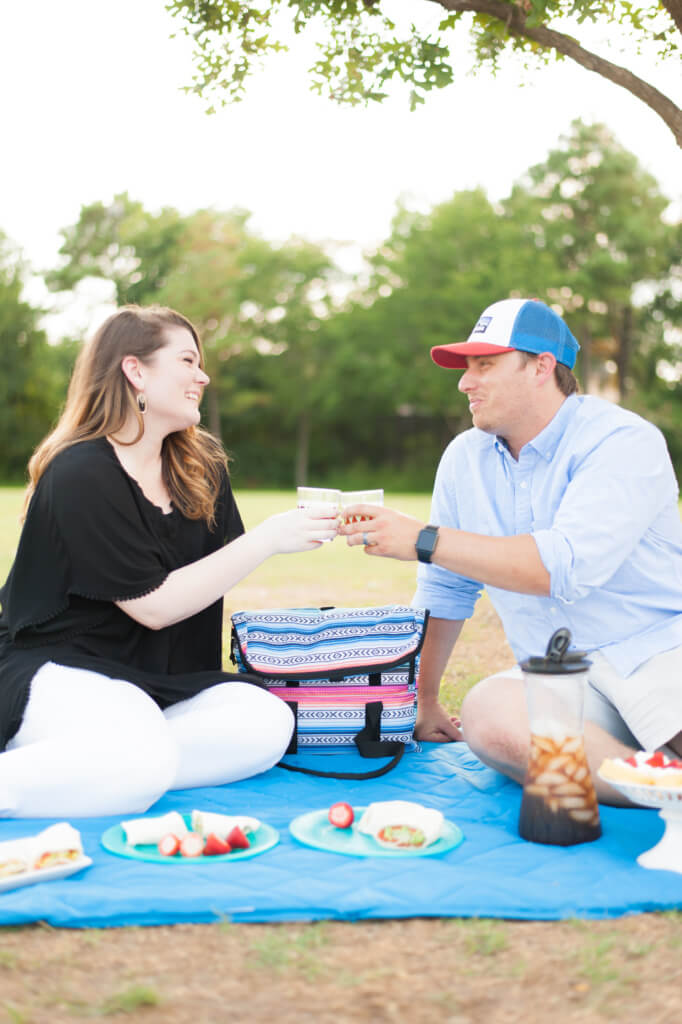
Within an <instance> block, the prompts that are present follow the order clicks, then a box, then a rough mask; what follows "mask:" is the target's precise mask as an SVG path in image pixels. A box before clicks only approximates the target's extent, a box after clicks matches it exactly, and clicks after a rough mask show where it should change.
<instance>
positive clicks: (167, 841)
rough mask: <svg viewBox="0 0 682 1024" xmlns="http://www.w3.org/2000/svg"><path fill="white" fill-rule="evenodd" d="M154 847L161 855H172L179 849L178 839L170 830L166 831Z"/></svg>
mask: <svg viewBox="0 0 682 1024" xmlns="http://www.w3.org/2000/svg"><path fill="white" fill-rule="evenodd" d="M156 848H157V850H158V851H159V853H160V854H161V855H162V856H163V857H174V856H175V854H176V853H177V852H178V850H179V849H180V840H179V839H178V837H177V836H176V835H174V834H173V833H172V832H168V834H167V835H165V836H162V837H161V839H159V841H158V843H157V844H156Z"/></svg>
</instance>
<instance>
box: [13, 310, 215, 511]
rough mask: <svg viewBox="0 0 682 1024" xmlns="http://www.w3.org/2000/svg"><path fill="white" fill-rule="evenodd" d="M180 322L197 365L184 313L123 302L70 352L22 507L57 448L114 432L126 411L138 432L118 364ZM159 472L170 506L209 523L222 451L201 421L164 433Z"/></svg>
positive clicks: (147, 354) (143, 356)
mask: <svg viewBox="0 0 682 1024" xmlns="http://www.w3.org/2000/svg"><path fill="white" fill-rule="evenodd" d="M171 326H173V327H184V328H186V329H187V330H188V331H189V332H190V334H191V335H192V337H193V338H194V341H195V343H196V346H197V350H198V352H199V363H200V365H201V367H202V369H203V366H204V354H203V349H202V347H201V342H200V340H199V336H198V334H197V332H196V330H195V328H194V326H193V325H192V324H191V323H190V321H189V320H187V319H186V317H184V316H182V315H181V314H180V313H176V312H175V310H173V309H167V308H166V307H165V306H146V307H143V306H124V307H123V308H122V309H119V310H118V311H117V312H116V313H113V314H112V315H111V316H110V317H109V318H108V319H107V320H105V321H104V323H103V324H102V326H101V327H100V328H99V330H98V331H97V332H96V334H95V335H94V337H93V338H92V340H91V341H90V342H89V343H88V344H86V345H85V346H84V347H83V349H81V352H80V353H79V355H78V358H77V360H76V365H75V367H74V371H73V374H72V377H71V383H70V384H69V390H68V393H67V397H66V404H65V406H64V411H63V412H62V414H61V416H60V418H59V422H58V423H57V426H56V427H55V428H54V430H53V431H52V432H51V433H50V434H48V436H47V437H46V438H45V439H44V440H43V441H41V443H40V444H39V445H38V447H37V448H36V450H35V452H34V453H33V456H32V457H31V460H30V462H29V464H28V471H29V477H30V482H29V485H28V489H27V493H26V504H25V506H24V507H25V508H27V507H28V502H29V501H30V498H31V495H32V493H33V491H34V490H35V488H36V485H37V483H38V481H39V480H40V478H41V476H42V475H43V473H44V472H45V470H46V469H47V467H48V466H49V464H50V462H51V461H52V459H54V457H55V456H56V455H58V454H59V452H61V451H64V449H65V448H69V447H70V446H71V445H73V444H77V443H78V442H79V441H89V440H92V439H94V438H97V437H106V436H115V435H116V433H117V432H118V431H119V430H121V429H122V427H123V426H124V424H125V423H126V421H127V420H128V418H129V416H130V415H131V414H132V415H133V416H134V417H135V418H136V419H137V422H138V427H139V433H138V435H137V437H136V438H135V439H134V440H133V441H132V442H130V443H131V444H135V441H139V439H140V438H141V437H142V435H143V433H144V419H143V416H142V413H141V412H140V409H139V407H138V404H137V397H136V393H135V390H134V388H133V387H132V385H131V384H130V382H129V381H128V379H127V377H126V375H125V374H124V373H123V370H122V369H121V362H122V360H123V358H124V356H127V355H132V356H136V357H137V358H138V359H139V360H140V361H141V362H143V363H148V362H149V361H150V359H151V358H152V356H153V354H154V352H156V351H157V350H158V349H160V348H163V346H164V345H166V344H167V340H166V337H165V333H164V332H165V328H167V327H171ZM161 457H162V461H163V478H164V482H165V484H166V486H167V488H168V491H169V494H170V496H171V500H172V502H173V504H174V505H175V506H176V508H178V509H179V510H180V511H181V512H182V513H183V514H184V515H185V516H187V517H188V518H189V519H205V520H206V522H207V523H208V525H209V526H210V527H213V526H214V525H215V505H216V500H217V498H218V493H219V490H220V485H221V481H222V478H223V475H224V473H225V471H226V469H227V457H226V455H225V452H224V451H223V448H222V446H221V445H220V444H219V442H218V441H217V440H216V439H215V438H214V437H213V436H212V435H211V434H209V433H208V432H207V431H205V430H202V429H201V427H188V428H187V429H186V430H178V431H176V432H175V433H173V434H169V435H168V437H166V439H165V440H164V443H163V447H162V450H161Z"/></svg>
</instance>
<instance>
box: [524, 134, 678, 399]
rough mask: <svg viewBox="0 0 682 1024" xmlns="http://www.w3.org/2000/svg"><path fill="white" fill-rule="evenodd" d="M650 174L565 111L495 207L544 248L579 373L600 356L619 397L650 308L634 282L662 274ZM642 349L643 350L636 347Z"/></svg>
mask: <svg viewBox="0 0 682 1024" xmlns="http://www.w3.org/2000/svg"><path fill="white" fill-rule="evenodd" d="M669 205H670V204H669V200H668V199H666V197H665V196H664V195H663V194H662V193H661V191H660V188H659V186H658V184H657V182H656V180H655V179H654V178H653V177H652V176H651V175H650V174H649V173H648V172H646V171H645V170H644V169H643V168H642V167H641V165H640V164H639V162H638V160H637V158H636V157H635V156H634V155H633V154H632V153H630V152H628V151H627V150H625V149H624V148H623V147H622V146H621V145H620V144H619V143H618V142H617V140H616V139H615V138H614V137H613V135H612V134H611V133H610V132H609V130H608V129H607V128H606V127H605V126H604V125H584V124H582V122H580V121H575V122H574V123H573V125H572V126H571V132H570V134H569V135H568V136H566V137H564V138H562V140H561V142H560V145H559V146H558V147H557V148H556V149H554V150H552V151H551V152H550V153H549V155H548V157H547V159H546V160H545V161H543V162H542V163H541V164H538V165H537V166H535V167H531V168H530V170H529V171H528V172H527V174H526V175H525V177H524V179H523V180H522V181H521V182H520V183H519V184H518V185H516V186H515V187H514V189H513V190H512V194H511V196H510V197H509V199H508V200H507V201H506V202H505V204H504V207H505V211H506V213H507V215H508V216H511V217H513V218H514V219H515V220H516V222H518V223H519V224H523V225H524V228H523V230H524V232H525V234H526V236H527V238H528V241H529V243H531V244H533V243H534V244H535V245H539V246H541V248H542V249H543V250H544V251H547V252H551V253H552V254H553V257H554V259H555V261H556V265H557V273H556V274H555V276H554V280H553V282H552V284H551V287H550V288H549V289H548V292H547V295H548V299H549V301H550V302H552V303H555V304H558V305H559V306H560V307H561V309H562V311H563V312H565V313H566V315H567V318H568V320H569V323H570V324H571V326H572V327H573V329H574V331H575V333H576V335H577V336H578V338H579V339H580V341H581V346H582V349H581V354H580V375H581V379H582V384H583V387H584V388H585V389H586V390H589V389H590V387H591V385H592V382H593V377H594V375H595V373H596V372H599V373H600V376H601V377H602V379H603V377H604V374H603V370H604V366H605V364H606V363H607V361H611V362H613V363H614V364H615V366H616V368H617V373H616V378H617V385H618V391H619V395H620V399H621V401H622V400H624V399H625V397H626V395H627V393H628V391H629V389H630V384H631V381H630V377H631V370H632V364H633V355H634V352H635V350H636V348H637V347H638V345H640V344H642V343H643V340H644V336H645V334H644V333H643V330H642V329H643V327H644V325H645V322H646V320H647V317H650V314H649V313H647V310H646V304H644V303H642V302H640V303H639V306H638V305H637V303H636V299H637V293H638V291H640V292H641V291H642V290H643V288H644V286H645V285H647V284H648V288H649V290H651V289H653V290H654V291H656V290H657V289H658V284H657V282H663V281H665V280H667V278H668V276H669V268H670V262H671V259H672V254H673V247H674V240H675V238H676V237H677V231H676V229H675V227H674V226H673V225H671V224H668V223H666V221H665V219H664V217H663V214H664V212H665V211H666V208H667V207H668V206H669ZM642 351H643V350H642Z"/></svg>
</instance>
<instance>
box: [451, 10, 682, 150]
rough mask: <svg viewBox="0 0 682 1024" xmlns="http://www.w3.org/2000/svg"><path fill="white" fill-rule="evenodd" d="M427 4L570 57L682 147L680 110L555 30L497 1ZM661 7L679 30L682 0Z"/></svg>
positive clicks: (626, 72)
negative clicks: (486, 19) (626, 95)
mask: <svg viewBox="0 0 682 1024" xmlns="http://www.w3.org/2000/svg"><path fill="white" fill-rule="evenodd" d="M431 2H432V3H437V4H439V6H440V7H443V8H445V10H446V11H451V12H471V13H473V14H487V15H489V16H490V17H493V18H497V19H498V20H499V21H500V22H501V23H502V24H503V25H504V26H505V28H506V30H507V32H508V33H509V35H510V36H516V37H519V38H522V39H529V40H530V41H531V42H534V43H537V44H538V45H539V46H542V47H544V48H545V49H552V50H556V51H557V52H558V53H561V54H563V55H564V56H565V57H570V58H571V60H574V61H576V63H578V64H580V65H582V67H584V68H586V69H587V70H588V71H594V72H595V73H596V74H598V75H601V76H602V78H606V79H608V80H609V81H610V82H613V83H614V84H615V85H619V86H621V88H623V89H627V91H628V92H630V93H632V95H633V96H636V97H637V99H639V100H642V102H643V103H646V105H647V106H648V107H649V108H650V109H651V110H653V111H654V112H655V113H656V114H658V116H659V117H660V118H661V119H662V120H663V121H664V122H665V124H666V125H667V126H668V128H670V130H671V132H672V133H673V135H674V136H675V139H676V141H677V144H678V146H680V147H682V110H680V108H679V107H678V106H677V105H676V104H675V103H673V101H672V100H671V99H669V98H668V97H667V96H665V95H664V94H663V93H662V92H660V91H659V90H658V89H656V88H654V86H653V85H649V83H648V82H645V81H644V80H643V79H641V78H638V77H637V75H634V74H633V73H632V72H631V71H628V69H627V68H623V67H620V65H618V64H612V63H611V61H609V60H606V59H605V58H604V57H599V56H598V55H597V54H596V53H591V52H590V51H589V50H586V49H585V48H584V47H582V46H581V45H580V44H579V43H577V42H576V41H575V39H572V38H571V37H570V36H567V35H564V33H562V32H557V31H555V29H551V28H547V26H546V25H532V26H529V25H528V24H527V23H526V16H525V14H524V12H523V10H522V9H521V8H520V7H518V6H516V4H508V3H503V2H501V0H431ZM664 6H665V8H666V10H668V11H669V12H670V15H671V17H672V18H673V21H674V22H675V24H676V25H678V27H679V25H680V23H682V0H665V3H664ZM678 19H679V20H678Z"/></svg>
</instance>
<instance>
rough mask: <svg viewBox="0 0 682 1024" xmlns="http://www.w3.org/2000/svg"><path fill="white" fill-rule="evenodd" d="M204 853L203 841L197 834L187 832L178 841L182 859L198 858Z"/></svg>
mask: <svg viewBox="0 0 682 1024" xmlns="http://www.w3.org/2000/svg"><path fill="white" fill-rule="evenodd" d="M203 851H204V840H203V839H202V838H201V836H200V835H199V833H198V832H188V833H187V835H186V836H183V837H182V839H181V841H180V853H181V854H182V856H183V857H200V856H201V854H202V853H203Z"/></svg>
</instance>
